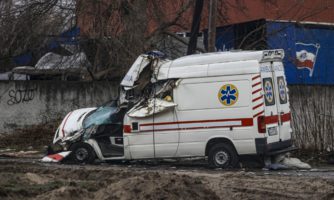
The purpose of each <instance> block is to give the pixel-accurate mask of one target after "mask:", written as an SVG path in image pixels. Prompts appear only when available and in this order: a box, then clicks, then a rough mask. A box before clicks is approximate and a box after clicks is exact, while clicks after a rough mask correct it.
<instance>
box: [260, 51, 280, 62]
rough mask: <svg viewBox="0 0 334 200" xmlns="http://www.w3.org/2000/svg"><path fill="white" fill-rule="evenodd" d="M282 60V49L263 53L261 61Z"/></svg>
mask: <svg viewBox="0 0 334 200" xmlns="http://www.w3.org/2000/svg"><path fill="white" fill-rule="evenodd" d="M283 58H284V50H283V49H274V50H265V51H263V55H262V60H273V59H280V60H283Z"/></svg>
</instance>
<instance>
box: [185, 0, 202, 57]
mask: <svg viewBox="0 0 334 200" xmlns="http://www.w3.org/2000/svg"><path fill="white" fill-rule="evenodd" d="M203 1H204V0H196V4H195V9H194V14H193V22H192V25H191V33H190V39H189V43H188V50H187V55H191V54H193V53H195V51H196V48H197V37H198V32H199V27H200V23H201V15H202V9H203Z"/></svg>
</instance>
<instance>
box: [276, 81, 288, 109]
mask: <svg viewBox="0 0 334 200" xmlns="http://www.w3.org/2000/svg"><path fill="white" fill-rule="evenodd" d="M277 86H278V93H279V101H280V103H281V104H286V103H287V102H288V95H287V93H286V84H285V80H284V77H283V76H279V77H277Z"/></svg>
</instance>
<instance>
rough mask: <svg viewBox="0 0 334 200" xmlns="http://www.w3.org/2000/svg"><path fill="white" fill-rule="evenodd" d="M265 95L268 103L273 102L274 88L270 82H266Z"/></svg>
mask: <svg viewBox="0 0 334 200" xmlns="http://www.w3.org/2000/svg"><path fill="white" fill-rule="evenodd" d="M264 90H265V93H266V98H267V100H268V102H272V101H273V99H274V98H273V87H272V85H271V83H270V82H269V81H267V82H266V84H265V87H264Z"/></svg>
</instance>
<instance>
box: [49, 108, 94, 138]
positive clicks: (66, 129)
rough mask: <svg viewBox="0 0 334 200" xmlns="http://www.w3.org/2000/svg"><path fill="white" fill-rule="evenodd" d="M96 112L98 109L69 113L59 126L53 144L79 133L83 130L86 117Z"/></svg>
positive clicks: (85, 109)
mask: <svg viewBox="0 0 334 200" xmlns="http://www.w3.org/2000/svg"><path fill="white" fill-rule="evenodd" d="M94 110H96V107H93V108H81V109H78V110H74V111H71V112H69V113H68V114H67V115H66V116H65V117H64V119H63V121H62V122H61V124H60V125H59V127H58V129H57V131H56V134H55V137H54V139H53V143H56V142H57V141H59V140H61V139H63V138H65V137H67V136H69V135H71V134H73V133H75V132H77V131H78V130H80V129H82V122H83V120H84V119H85V117H86V115H87V114H89V113H90V112H92V111H94Z"/></svg>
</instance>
